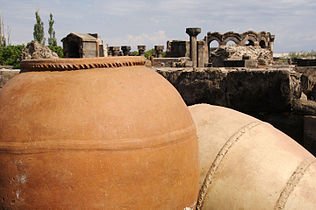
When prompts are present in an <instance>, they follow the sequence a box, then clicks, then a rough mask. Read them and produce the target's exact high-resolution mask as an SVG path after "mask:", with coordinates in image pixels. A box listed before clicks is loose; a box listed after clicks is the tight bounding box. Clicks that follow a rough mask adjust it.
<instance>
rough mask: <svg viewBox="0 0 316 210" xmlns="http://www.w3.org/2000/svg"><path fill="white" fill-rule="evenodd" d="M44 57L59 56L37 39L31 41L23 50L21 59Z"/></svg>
mask: <svg viewBox="0 0 316 210" xmlns="http://www.w3.org/2000/svg"><path fill="white" fill-rule="evenodd" d="M43 58H58V55H57V54H56V53H55V52H53V51H51V50H50V49H49V48H48V47H46V46H44V45H42V44H40V43H38V42H37V41H31V42H29V43H28V44H27V45H26V47H25V48H24V49H23V50H22V54H21V60H25V59H43Z"/></svg>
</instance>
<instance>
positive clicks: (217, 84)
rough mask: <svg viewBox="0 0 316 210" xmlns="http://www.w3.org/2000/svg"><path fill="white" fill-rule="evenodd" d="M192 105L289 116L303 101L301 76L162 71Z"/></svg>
mask: <svg viewBox="0 0 316 210" xmlns="http://www.w3.org/2000/svg"><path fill="white" fill-rule="evenodd" d="M157 71H158V73H160V74H161V75H163V76H164V77H165V78H166V79H168V80H169V81H170V82H171V83H172V84H173V85H174V86H175V87H176V88H177V89H178V91H179V92H180V94H181V95H182V97H183V98H184V100H185V102H186V103H187V104H188V105H192V104H197V103H208V104H214V105H221V106H225V107H230V108H234V109H237V110H239V111H243V112H246V113H250V112H286V111H290V110H291V108H292V103H293V100H294V99H299V98H300V93H301V89H300V74H298V73H296V72H294V71H290V70H262V69H261V70H259V69H247V70H246V69H240V68H239V69H238V68H236V69H225V68H199V69H197V71H193V70H192V68H191V69H189V68H186V69H183V68H182V69H176V70H174V69H170V68H169V69H168V68H159V69H157Z"/></svg>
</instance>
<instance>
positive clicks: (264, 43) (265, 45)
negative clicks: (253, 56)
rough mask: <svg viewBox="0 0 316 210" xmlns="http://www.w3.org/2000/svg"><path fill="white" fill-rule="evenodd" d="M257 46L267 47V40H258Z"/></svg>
mask: <svg viewBox="0 0 316 210" xmlns="http://www.w3.org/2000/svg"><path fill="white" fill-rule="evenodd" d="M259 46H260V47H261V48H267V47H268V45H267V41H266V40H265V39H261V40H260V42H259Z"/></svg>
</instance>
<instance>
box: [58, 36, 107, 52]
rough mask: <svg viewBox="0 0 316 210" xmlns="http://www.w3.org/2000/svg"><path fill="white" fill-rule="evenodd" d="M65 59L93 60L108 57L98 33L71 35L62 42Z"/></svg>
mask: <svg viewBox="0 0 316 210" xmlns="http://www.w3.org/2000/svg"><path fill="white" fill-rule="evenodd" d="M61 41H62V43H63V51H64V57H65V58H93V57H104V56H106V54H107V53H106V52H105V51H107V49H104V48H106V47H105V46H104V45H103V41H102V40H101V37H100V36H99V35H98V34H96V33H86V34H81V33H70V34H68V35H67V36H66V37H65V38H63V39H62V40H61Z"/></svg>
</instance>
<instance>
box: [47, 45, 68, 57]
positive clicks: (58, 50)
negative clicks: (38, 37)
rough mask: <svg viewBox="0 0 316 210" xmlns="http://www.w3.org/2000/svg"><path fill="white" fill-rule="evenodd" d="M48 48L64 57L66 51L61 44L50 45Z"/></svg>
mask: <svg viewBox="0 0 316 210" xmlns="http://www.w3.org/2000/svg"><path fill="white" fill-rule="evenodd" d="M48 48H49V49H50V50H51V51H53V52H55V53H57V55H58V57H60V58H63V57H64V52H63V48H62V47H61V46H48Z"/></svg>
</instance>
